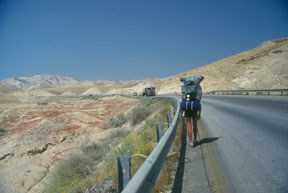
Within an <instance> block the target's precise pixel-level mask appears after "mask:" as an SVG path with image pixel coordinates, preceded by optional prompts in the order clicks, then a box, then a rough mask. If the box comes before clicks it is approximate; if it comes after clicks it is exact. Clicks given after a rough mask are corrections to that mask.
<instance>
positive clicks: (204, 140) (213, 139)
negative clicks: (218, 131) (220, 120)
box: [194, 137, 222, 147]
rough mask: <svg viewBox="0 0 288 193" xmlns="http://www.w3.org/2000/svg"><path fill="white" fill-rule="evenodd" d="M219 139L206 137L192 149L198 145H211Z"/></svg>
mask: <svg viewBox="0 0 288 193" xmlns="http://www.w3.org/2000/svg"><path fill="white" fill-rule="evenodd" d="M220 138H222V137H207V138H204V139H201V140H200V141H199V142H198V143H197V144H196V145H195V146H194V147H196V146H198V145H202V144H204V143H212V142H214V141H216V140H218V139H220Z"/></svg>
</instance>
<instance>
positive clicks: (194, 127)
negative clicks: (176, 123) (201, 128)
mask: <svg viewBox="0 0 288 193" xmlns="http://www.w3.org/2000/svg"><path fill="white" fill-rule="evenodd" d="M197 120H198V119H197V117H195V118H193V134H194V141H197V134H198V127H197Z"/></svg>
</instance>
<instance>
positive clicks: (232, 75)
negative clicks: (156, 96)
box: [158, 38, 288, 94]
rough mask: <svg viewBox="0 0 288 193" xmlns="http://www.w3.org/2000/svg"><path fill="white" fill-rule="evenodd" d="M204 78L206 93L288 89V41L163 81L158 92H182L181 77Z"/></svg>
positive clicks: (265, 44)
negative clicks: (235, 90)
mask: <svg viewBox="0 0 288 193" xmlns="http://www.w3.org/2000/svg"><path fill="white" fill-rule="evenodd" d="M190 75H203V76H204V77H205V79H204V81H203V82H202V87H203V90H204V91H205V92H208V91H211V90H219V89H265V88H288V38H284V39H277V40H272V41H267V42H264V43H263V44H261V45H260V46H258V47H257V48H255V49H252V50H249V51H246V52H243V53H240V54H237V55H234V56H231V57H228V58H224V59H222V60H219V61H216V62H214V63H211V64H208V65H206V66H203V67H200V68H196V69H192V70H190V71H187V72H183V73H181V74H178V75H176V76H172V77H169V78H167V79H165V80H163V83H162V85H161V87H160V88H159V91H158V93H161V94H164V93H179V92H180V86H181V84H180V82H179V78H180V77H181V76H190Z"/></svg>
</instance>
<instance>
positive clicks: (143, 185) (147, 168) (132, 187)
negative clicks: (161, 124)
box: [122, 97, 180, 193]
mask: <svg viewBox="0 0 288 193" xmlns="http://www.w3.org/2000/svg"><path fill="white" fill-rule="evenodd" d="M156 98H158V99H163V100H168V101H170V102H172V104H173V106H174V119H173V121H172V122H170V124H169V128H168V129H167V131H166V133H165V134H164V136H162V137H161V139H160V141H159V142H158V144H157V145H156V147H155V148H154V149H153V151H152V152H151V153H150V155H149V156H148V157H147V159H146V160H145V161H144V163H143V164H142V165H141V167H140V168H139V169H138V170H137V172H136V173H135V174H134V176H133V177H132V179H131V180H130V181H129V183H128V184H127V185H126V187H125V188H124V190H123V191H122V193H149V192H151V190H152V188H153V186H154V184H155V182H156V180H157V177H158V175H159V173H160V171H161V168H162V166H163V164H164V161H165V159H166V156H167V154H168V152H169V149H170V147H171V144H172V142H173V140H174V137H175V135H176V128H177V124H178V121H179V114H180V107H179V101H178V100H177V99H174V98H170V97H156ZM167 118H168V117H167ZM169 121H171V118H170V120H169V118H168V122H169Z"/></svg>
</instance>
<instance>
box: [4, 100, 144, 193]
mask: <svg viewBox="0 0 288 193" xmlns="http://www.w3.org/2000/svg"><path fill="white" fill-rule="evenodd" d="M32 99H33V100H32ZM25 100H26V102H25V103H21V102H18V103H10V104H8V103H4V104H3V103H2V104H0V127H1V128H4V129H5V130H6V131H7V132H6V134H5V135H4V136H0V171H1V172H0V192H1V193H8V192H9V193H14V192H15V193H16V192H41V188H42V185H41V184H42V183H41V181H42V180H43V179H44V178H45V177H46V176H47V175H48V174H49V172H50V171H51V168H52V167H53V166H54V164H55V163H56V162H57V161H59V160H61V159H63V158H65V157H67V156H68V155H69V154H70V153H72V152H77V151H80V148H81V146H82V145H84V144H85V145H87V144H90V143H93V142H97V141H99V140H101V139H102V138H104V137H105V135H107V134H108V133H109V132H110V130H106V131H104V130H102V129H101V128H100V125H101V124H102V123H103V122H104V121H106V120H108V119H109V118H111V117H113V116H115V115H116V114H118V113H120V112H124V113H125V112H126V113H127V112H128V111H129V110H131V109H132V107H134V106H135V105H136V104H137V103H138V102H137V100H136V99H131V98H125V97H121V96H113V97H105V98H99V99H97V100H96V99H91V98H68V97H67V98H59V97H53V98H44V99H43V98H41V99H38V100H36V99H35V97H34V98H33V97H32V98H31V99H30V100H29V98H26V99H25Z"/></svg>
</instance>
